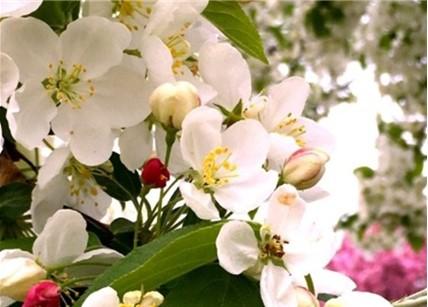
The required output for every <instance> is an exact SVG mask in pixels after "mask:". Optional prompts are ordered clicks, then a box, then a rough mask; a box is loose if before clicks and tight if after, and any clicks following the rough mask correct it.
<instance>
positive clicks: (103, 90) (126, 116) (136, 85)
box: [88, 66, 150, 128]
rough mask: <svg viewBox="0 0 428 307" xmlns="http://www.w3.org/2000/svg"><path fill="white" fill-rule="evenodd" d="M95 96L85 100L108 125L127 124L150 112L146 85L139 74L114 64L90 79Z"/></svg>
mask: <svg viewBox="0 0 428 307" xmlns="http://www.w3.org/2000/svg"><path fill="white" fill-rule="evenodd" d="M93 84H94V87H95V91H96V92H95V95H94V96H93V98H92V99H91V101H88V103H96V104H97V105H98V107H99V108H100V111H101V113H100V114H99V115H98V116H100V117H101V116H102V117H104V120H105V121H106V122H107V123H108V124H109V125H110V127H112V128H121V127H130V126H133V125H136V124H138V123H139V122H141V121H143V120H144V119H145V118H146V117H147V115H149V113H150V107H149V104H148V99H147V98H148V96H149V95H150V92H149V87H148V84H146V82H145V80H144V77H143V76H141V75H140V74H138V73H136V72H134V71H132V70H130V69H128V68H125V67H120V66H116V67H113V68H112V69H110V70H109V71H108V72H107V73H106V74H105V75H103V76H102V77H100V78H98V79H96V80H94V82H93Z"/></svg>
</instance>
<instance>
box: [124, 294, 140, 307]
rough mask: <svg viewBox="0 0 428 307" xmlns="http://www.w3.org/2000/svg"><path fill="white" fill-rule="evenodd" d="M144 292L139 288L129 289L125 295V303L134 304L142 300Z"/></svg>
mask: <svg viewBox="0 0 428 307" xmlns="http://www.w3.org/2000/svg"><path fill="white" fill-rule="evenodd" d="M142 295H143V293H142V292H141V291H139V290H135V291H129V292H126V293H125V294H124V295H123V298H122V301H123V303H124V304H125V305H130V306H134V305H136V304H138V303H140V302H141V296H142Z"/></svg>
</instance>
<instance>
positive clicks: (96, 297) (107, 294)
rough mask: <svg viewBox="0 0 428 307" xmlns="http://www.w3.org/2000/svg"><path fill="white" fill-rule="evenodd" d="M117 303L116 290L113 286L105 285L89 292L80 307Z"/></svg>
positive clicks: (110, 305) (101, 306) (115, 305)
mask: <svg viewBox="0 0 428 307" xmlns="http://www.w3.org/2000/svg"><path fill="white" fill-rule="evenodd" d="M119 304H120V301H119V297H118V296H117V292H116V291H115V290H114V289H113V288H110V287H106V288H102V289H100V290H98V291H95V292H94V293H91V294H90V295H89V296H88V298H87V299H86V300H85V301H84V302H83V305H82V307H118V306H119Z"/></svg>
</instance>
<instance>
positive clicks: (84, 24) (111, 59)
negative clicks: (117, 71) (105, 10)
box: [60, 16, 131, 79]
mask: <svg viewBox="0 0 428 307" xmlns="http://www.w3.org/2000/svg"><path fill="white" fill-rule="evenodd" d="M130 42H131V34H130V33H129V31H128V29H127V28H126V27H125V26H124V25H122V24H120V23H117V22H112V21H110V20H108V19H106V18H103V17H98V16H90V17H84V18H80V19H77V20H76V21H73V22H72V23H70V24H69V25H68V26H67V29H66V30H65V31H64V32H63V33H62V34H61V36H60V48H61V55H62V60H64V63H65V65H66V66H67V67H71V66H72V65H73V64H82V65H83V66H84V67H85V68H86V70H87V72H86V73H85V75H84V77H85V79H92V78H95V77H98V76H101V75H102V74H104V73H106V72H107V71H108V70H109V69H110V68H111V67H113V66H115V65H118V64H119V63H120V62H121V61H122V56H123V53H122V52H123V50H124V49H125V48H126V47H128V45H129V43H130Z"/></svg>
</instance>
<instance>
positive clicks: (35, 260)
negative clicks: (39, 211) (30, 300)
mask: <svg viewBox="0 0 428 307" xmlns="http://www.w3.org/2000/svg"><path fill="white" fill-rule="evenodd" d="M59 229H62V231H58V230H59ZM87 243H88V233H87V232H86V222H85V220H84V219H83V218H82V216H81V215H80V214H79V213H77V212H76V211H73V210H68V209H67V210H59V211H58V212H56V213H55V214H54V215H53V216H52V217H51V218H50V219H49V220H48V222H47V223H46V226H45V228H44V229H43V231H42V232H41V233H40V235H39V236H38V237H37V239H36V240H35V241H34V244H33V250H32V253H29V252H25V251H22V250H19V249H12V250H7V249H6V250H2V251H1V252H0V272H1V274H0V296H6V297H10V298H12V299H14V300H22V299H23V298H24V296H25V294H26V292H27V291H28V290H29V288H30V287H31V286H32V285H34V284H36V283H37V282H38V281H40V280H42V279H45V278H46V277H48V273H53V272H65V273H67V274H64V276H66V278H70V277H83V276H90V275H91V274H94V273H95V274H99V273H101V272H102V271H103V270H104V269H105V268H106V267H107V266H108V264H111V263H112V262H114V261H116V260H118V259H119V258H120V257H122V255H121V254H119V253H118V252H116V251H114V250H111V249H108V248H99V249H94V250H91V251H89V252H85V249H86V246H87ZM91 262H96V264H93V265H91V264H90V263H91ZM82 263H85V266H84V267H85V269H84V270H83V269H80V270H79V264H82ZM104 263H105V266H104V265H102V264H104ZM56 276H60V275H56ZM86 284H87V283H86V282H85V281H83V282H82V283H81V285H86Z"/></svg>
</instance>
